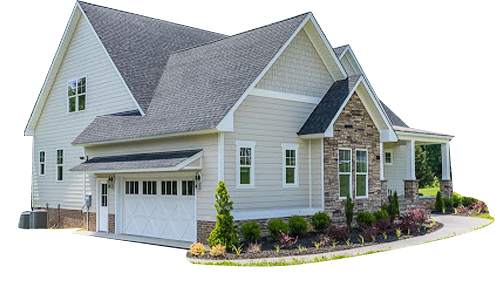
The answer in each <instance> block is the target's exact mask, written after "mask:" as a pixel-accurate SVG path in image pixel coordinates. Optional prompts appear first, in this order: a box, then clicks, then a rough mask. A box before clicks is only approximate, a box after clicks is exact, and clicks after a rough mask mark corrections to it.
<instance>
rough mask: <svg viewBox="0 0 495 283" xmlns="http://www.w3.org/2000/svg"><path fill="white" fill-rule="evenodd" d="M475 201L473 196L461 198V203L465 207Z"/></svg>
mask: <svg viewBox="0 0 495 283" xmlns="http://www.w3.org/2000/svg"><path fill="white" fill-rule="evenodd" d="M475 202H476V199H474V198H470V197H463V198H462V205H463V206H465V207H470V206H472V205H473V203H475Z"/></svg>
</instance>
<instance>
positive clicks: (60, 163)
mask: <svg viewBox="0 0 495 283" xmlns="http://www.w3.org/2000/svg"><path fill="white" fill-rule="evenodd" d="M63 180H64V150H63V149H58V150H57V181H63Z"/></svg>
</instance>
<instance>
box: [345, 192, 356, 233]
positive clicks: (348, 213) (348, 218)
mask: <svg viewBox="0 0 495 283" xmlns="http://www.w3.org/2000/svg"><path fill="white" fill-rule="evenodd" d="M353 218H354V203H352V199H351V197H350V196H349V194H347V201H346V202H345V222H346V224H347V231H349V232H351V225H352V219H353Z"/></svg>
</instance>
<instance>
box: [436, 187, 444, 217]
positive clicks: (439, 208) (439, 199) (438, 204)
mask: <svg viewBox="0 0 495 283" xmlns="http://www.w3.org/2000/svg"><path fill="white" fill-rule="evenodd" d="M435 211H436V212H438V213H444V212H445V203H444V202H443V198H442V193H441V192H440V191H438V192H437V198H436V200H435Z"/></svg>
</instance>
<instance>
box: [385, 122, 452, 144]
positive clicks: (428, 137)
mask: <svg viewBox="0 0 495 283" xmlns="http://www.w3.org/2000/svg"><path fill="white" fill-rule="evenodd" d="M394 129H395V132H396V133H397V136H398V137H399V140H405V141H407V140H414V141H416V142H419V143H423V144H439V143H448V142H450V141H451V140H452V139H453V138H454V136H452V135H446V134H440V133H434V132H429V131H424V130H418V129H412V128H404V127H398V126H395V127H394Z"/></svg>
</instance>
